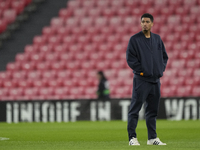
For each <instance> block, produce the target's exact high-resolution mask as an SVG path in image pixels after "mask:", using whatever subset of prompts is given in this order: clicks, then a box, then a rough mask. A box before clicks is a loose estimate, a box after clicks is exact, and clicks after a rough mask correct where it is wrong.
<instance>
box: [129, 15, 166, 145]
mask: <svg viewBox="0 0 200 150" xmlns="http://www.w3.org/2000/svg"><path fill="white" fill-rule="evenodd" d="M141 26H142V31H141V32H139V33H137V34H135V35H133V36H132V37H131V38H130V40H129V44H128V47H127V51H126V60H127V63H128V65H129V67H130V68H131V69H132V70H133V73H134V79H133V92H132V99H131V105H130V110H129V113H128V135H129V145H140V144H139V142H138V140H137V137H136V127H137V123H138V114H139V111H140V109H141V107H142V104H143V103H144V102H146V103H145V104H146V106H145V109H146V110H145V116H146V125H147V130H148V141H147V145H166V143H162V142H161V141H160V139H159V138H158V137H157V133H156V117H157V114H158V107H159V100H160V77H162V76H163V72H164V71H165V67H166V65H167V60H168V56H167V53H166V50H165V46H164V44H163V42H162V40H161V38H160V36H159V35H157V34H154V33H152V32H151V27H152V26H153V16H152V15H151V14H148V13H145V14H143V15H142V16H141Z"/></svg>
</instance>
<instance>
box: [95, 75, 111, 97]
mask: <svg viewBox="0 0 200 150" xmlns="http://www.w3.org/2000/svg"><path fill="white" fill-rule="evenodd" d="M97 78H98V80H99V85H98V90H97V96H98V99H102V100H106V99H109V98H110V90H109V83H108V81H107V79H106V77H105V75H104V73H103V71H98V72H97Z"/></svg>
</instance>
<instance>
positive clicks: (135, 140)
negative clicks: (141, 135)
mask: <svg viewBox="0 0 200 150" xmlns="http://www.w3.org/2000/svg"><path fill="white" fill-rule="evenodd" d="M129 145H140V143H139V142H138V140H137V138H134V137H133V138H132V139H131V140H130V141H129Z"/></svg>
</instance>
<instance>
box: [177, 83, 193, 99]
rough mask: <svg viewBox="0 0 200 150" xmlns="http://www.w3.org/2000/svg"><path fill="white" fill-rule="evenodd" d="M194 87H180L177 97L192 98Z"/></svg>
mask: <svg viewBox="0 0 200 150" xmlns="http://www.w3.org/2000/svg"><path fill="white" fill-rule="evenodd" d="M191 91H192V87H191V86H189V85H187V86H179V87H178V88H177V91H176V96H178V97H189V96H191Z"/></svg>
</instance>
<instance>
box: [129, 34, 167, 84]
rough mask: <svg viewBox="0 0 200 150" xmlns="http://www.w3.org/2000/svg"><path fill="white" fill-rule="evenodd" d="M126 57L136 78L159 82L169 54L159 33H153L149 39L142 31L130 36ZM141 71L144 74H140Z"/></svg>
mask: <svg viewBox="0 0 200 150" xmlns="http://www.w3.org/2000/svg"><path fill="white" fill-rule="evenodd" d="M126 59H127V63H128V65H129V67H130V68H131V69H132V70H133V73H134V74H135V75H134V76H135V77H136V78H140V79H141V80H145V81H148V82H158V81H159V78H160V77H162V76H163V72H164V71H165V68H166V65H167V60H168V56H167V53H166V50H165V47H164V44H163V42H162V40H161V38H160V36H159V35H157V34H154V33H151V38H149V39H147V38H146V37H145V36H144V34H143V32H142V31H141V32H139V33H137V34H135V35H133V36H132V37H131V38H130V41H129V44H128V48H127V51H126ZM141 72H143V73H144V75H143V76H140V73H141Z"/></svg>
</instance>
